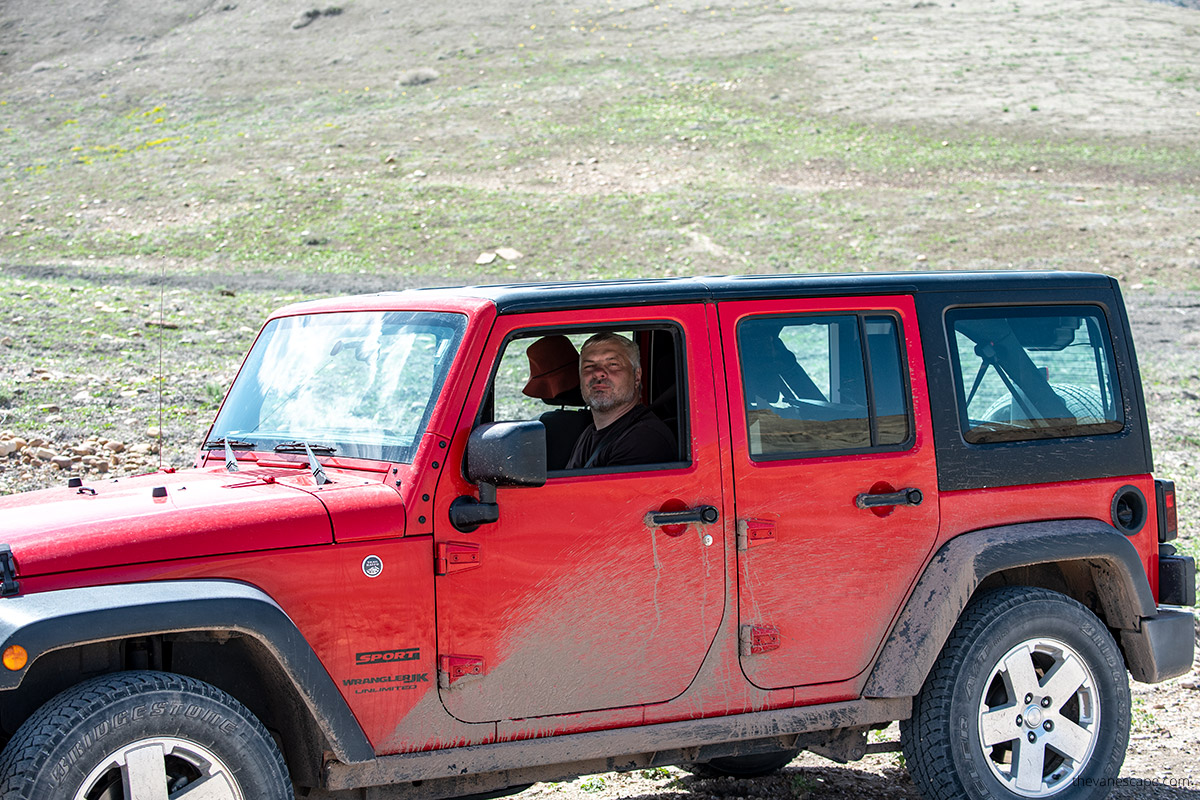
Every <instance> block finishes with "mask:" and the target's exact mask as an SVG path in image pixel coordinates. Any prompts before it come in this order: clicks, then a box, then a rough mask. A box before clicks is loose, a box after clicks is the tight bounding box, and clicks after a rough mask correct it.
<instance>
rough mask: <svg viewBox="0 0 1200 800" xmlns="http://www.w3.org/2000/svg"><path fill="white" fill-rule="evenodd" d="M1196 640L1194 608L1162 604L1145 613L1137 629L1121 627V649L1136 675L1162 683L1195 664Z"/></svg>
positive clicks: (1133, 673) (1131, 670) (1146, 680)
mask: <svg viewBox="0 0 1200 800" xmlns="http://www.w3.org/2000/svg"><path fill="white" fill-rule="evenodd" d="M1195 644H1196V631H1195V621H1194V619H1193V617H1192V612H1190V611H1181V610H1179V609H1167V608H1160V609H1159V610H1158V613H1157V614H1155V615H1154V616H1153V617H1143V618H1142V624H1141V627H1140V628H1139V629H1138V630H1136V631H1127V630H1123V631H1121V649H1123V650H1124V651H1125V663H1126V664H1128V665H1129V672H1130V674H1131V675H1133V679H1134V680H1136V681H1141V682H1142V683H1159V682H1161V681H1165V680H1167V679H1168V678H1177V677H1179V676H1180V675H1183V674H1185V673H1187V672H1189V671H1190V670H1191V668H1192V659H1193V657H1194V654H1195V653H1194V651H1195Z"/></svg>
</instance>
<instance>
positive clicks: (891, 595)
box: [0, 272, 1195, 800]
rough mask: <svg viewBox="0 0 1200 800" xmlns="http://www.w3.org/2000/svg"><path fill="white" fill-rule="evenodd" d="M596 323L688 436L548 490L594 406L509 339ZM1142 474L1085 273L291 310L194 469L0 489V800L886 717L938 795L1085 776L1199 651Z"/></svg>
mask: <svg viewBox="0 0 1200 800" xmlns="http://www.w3.org/2000/svg"><path fill="white" fill-rule="evenodd" d="M605 331H610V332H617V333H621V334H624V335H625V336H626V337H627V338H629V339H630V340H632V342H634V343H635V344H636V353H635V355H636V356H637V359H636V360H637V362H638V363H637V364H636V365H634V366H635V368H636V372H637V374H638V377H640V380H639V381H638V383H637V387H638V388H637V391H638V392H639V399H640V401H641V403H642V404H644V405H645V406H646V407H647V408H648V409H649V412H650V413H652V414H653V415H655V416H656V417H657V419H658V420H659V421H660V422H661V424H662V425H665V426H666V428H667V429H669V431H670V433H671V435H672V436H673V438H674V440H675V442H676V449H675V452H674V453H673V454H671V455H670V456H669V457H668V459H667V460H665V461H661V463H650V464H636V465H625V466H617V467H613V466H608V467H596V466H587V465H585V466H583V467H582V468H577V469H565V468H564V467H565V466H566V461H565V457H564V455H563V454H564V453H569V451H570V450H571V448H572V447H573V446H574V443H575V441H576V439H577V437H578V432H579V430H580V429H581V428H584V427H585V426H587V425H588V424H589V423H590V422H591V420H592V416H591V413H590V412H589V411H588V410H587V409H586V408H584V407H583V406H582V400H581V399H580V397H579V396H578V394H577V392H576V391H574V385H573V381H570V382H569V383H571V384H572V385H570V386H565V387H564V386H559V387H556V391H555V392H554V394H553V396H545V395H547V392H542V393H541V394H542V395H543V396H540V397H529V396H528V395H527V394H526V393H525V390H526V389H527V388H529V387H535V386H536V385H538V384H539V383H542V384H544V383H545V381H537V380H534V381H531V380H530V378H531V374H530V366H529V364H530V361H531V360H535V361H536V360H537V358H535V356H537V357H538V358H540V354H539V351H538V350H534V351H533V352H532V353H530V352H527V351H528V350H529V348H530V347H531V346H532V345H536V343H538V342H540V341H543V340H546V337H557V339H556V341H558V342H559V343H560V344H561V343H562V341H563V340H564V339H565V341H567V342H569V343H571V344H574V345H575V346H578V345H579V344H580V343H581V342H583V340H584V339H585V338H587V337H588V336H589V335H591V334H595V333H597V332H605ZM570 352H571V355H570V357H569V360H568V361H563V362H561V363H558V364H550V365H549V367H550V369H551V370H552V371H554V372H555V374H556V375H558V376H559V377H562V376H563V375H567V376H570V375H572V374H574V373H576V370H575V366H574V363H573V358H574V355H573V353H574V351H573V350H572V351H570ZM538 366H540V367H542V368H545V367H546V366H547V365H546V364H544V363H542V364H540V365H538ZM543 371H544V370H543ZM532 377H533V378H538V377H544V375H542V373H541V372H539V373H537V374H535V375H533V376H532ZM531 393H532V394H538V393H537V392H536V391H533V390H531ZM656 424H657V423H656ZM1151 469H1152V466H1151V454H1150V441H1149V437H1148V434H1147V425H1146V409H1145V404H1144V402H1143V399H1142V391H1141V387H1140V384H1139V377H1138V370H1137V362H1136V360H1135V358H1134V352H1133V346H1132V341H1131V338H1130V332H1129V323H1128V320H1127V317H1126V314H1125V310H1124V308H1123V306H1122V302H1121V295H1120V292H1119V290H1118V288H1117V285H1116V283H1115V281H1113V280H1112V279H1110V278H1107V277H1104V276H1100V275H1087V274H1065V273H1032V272H1031V273H1003V274H1001V273H977V274H965V273H964V274H950V273H947V274H930V275H917V274H898V275H855V276H806V277H767V276H762V277H744V278H711V279H701V278H697V279H678V280H661V281H623V282H612V283H591V284H562V285H528V286H497V287H476V288H466V289H447V290H427V291H408V292H401V293H396V294H380V295H372V296H364V297H351V298H344V299H337V300H322V301H317V302H311V303H303V304H300V305H295V306H291V307H288V308H285V309H283V310H281V311H278V312H276V313H275V314H274V315H273V316H272V317H271V318H270V320H269V321H268V322H267V324H266V326H265V327H264V328H263V330H262V333H261V334H260V336H259V338H258V340H257V342H256V343H255V345H254V347H253V349H252V350H251V351H250V354H249V355H248V357H247V358H246V361H245V363H244V365H243V366H242V369H241V372H240V374H239V376H238V378H237V380H236V381H235V383H234V384H233V387H232V388H231V390H230V392H229V395H228V397H227V398H226V400H225V402H224V404H223V406H222V408H221V411H220V413H219V415H218V416H217V419H216V422H215V423H214V424H213V427H212V429H211V431H210V433H209V436H208V438H207V441H206V442H205V443H204V445H203V449H202V451H201V453H200V455H199V457H198V459H197V463H196V464H195V468H194V469H190V470H186V471H179V472H172V471H171V470H165V471H163V472H159V473H156V474H152V475H146V476H141V477H135V478H123V479H118V480H103V481H96V482H94V483H89V484H84V483H81V482H80V481H79V480H78V479H74V480H72V481H71V482H70V483H69V484H68V485H66V486H63V487H60V488H54V489H47V490H43V491H39V492H33V493H29V494H25V495H16V496H10V497H6V498H2V499H0V541H2V542H4V544H3V545H2V546H0V584H2V592H3V595H4V597H3V598H2V599H0V650H2V652H3V669H0V735H2V736H3V738H4V739H5V740H7V745H6V746H5V749H4V751H3V756H2V757H0V797H3V798H6V799H7V798H42V799H45V800H49V799H50V798H55V799H56V800H59V799H61V798H70V799H71V800H99V799H111V798H135V799H136V800H149V799H150V798H154V799H155V800H162V798H184V797H187V798H243V799H244V800H284V798H292V797H294V796H295V797H306V798H389V797H394V798H405V799H406V800H434V799H435V798H442V797H452V796H457V795H465V794H482V793H492V794H500V793H504V792H505V791H509V790H513V789H514V788H516V787H521V786H523V785H526V784H529V783H531V782H534V781H541V780H551V779H562V778H565V777H568V776H573V775H577V774H581V773H588V772H598V771H608V770H623V769H634V768H643V767H650V766H654V765H662V764H692V765H700V766H701V768H703V769H707V770H709V771H715V772H721V773H726V774H734V775H753V774H761V773H764V772H767V771H770V770H772V769H776V768H778V767H780V766H782V765H783V764H786V763H787V762H788V761H789V760H790V759H791V758H792V757H793V756H794V755H795V754H796V753H797V752H798V751H800V750H802V749H808V750H812V751H814V752H817V753H820V754H823V755H826V756H829V757H830V758H833V759H835V760H839V761H847V760H852V759H857V758H860V757H862V756H863V754H864V753H866V752H870V751H877V750H879V749H882V748H881V746H880V745H878V744H871V745H869V744H868V743H867V741H868V740H867V733H868V732H869V731H871V730H872V729H874V728H881V727H883V726H885V725H887V724H888V723H890V722H892V721H894V720H900V721H901V729H900V730H901V745H902V747H903V752H904V755H905V757H906V759H907V764H908V767H909V769H910V770H911V772H912V774H913V777H914V779H915V780H916V782H917V784H918V786H919V787H920V788H921V790H922V792H924V793H925V795H926V796H927V797H929V798H944V799H946V800H948V799H949V798H959V797H971V798H1017V797H1026V798H1027V797H1051V796H1056V797H1062V798H1080V797H1091V798H1096V797H1101V796H1103V795H1104V794H1106V793H1107V791H1108V789H1109V787H1111V785H1112V784H1113V779H1115V778H1116V777H1117V776H1118V774H1119V771H1120V768H1121V763H1122V760H1123V758H1124V753H1125V748H1126V743H1127V740H1128V736H1129V725H1130V695H1129V686H1128V680H1127V672H1128V673H1132V675H1133V678H1134V679H1135V680H1138V681H1147V682H1154V681H1161V680H1164V679H1166V678H1170V677H1173V676H1176V675H1180V674H1182V673H1184V672H1186V671H1187V670H1189V669H1190V667H1191V664H1192V651H1193V629H1192V624H1193V623H1192V615H1191V613H1189V612H1187V611H1184V610H1181V609H1179V608H1175V607H1177V606H1187V605H1192V604H1194V599H1195V567H1194V564H1193V562H1192V560H1191V559H1190V558H1186V557H1181V556H1179V555H1176V554H1175V552H1174V549H1173V548H1172V546H1171V545H1170V544H1169V541H1170V540H1171V539H1173V538H1174V537H1175V535H1176V523H1175V519H1176V517H1175V497H1174V488H1173V485H1172V484H1171V483H1170V482H1169V481H1162V480H1155V478H1154V477H1153V476H1152V475H1151ZM884 747H886V745H884Z"/></svg>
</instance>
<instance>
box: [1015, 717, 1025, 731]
mask: <svg viewBox="0 0 1200 800" xmlns="http://www.w3.org/2000/svg"><path fill="white" fill-rule="evenodd" d="M1024 724H1025V718H1024V717H1022V716H1021V715H1020V714H1017V727H1018V728H1019V727H1021V726H1022V725H1024Z"/></svg>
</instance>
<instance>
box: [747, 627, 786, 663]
mask: <svg viewBox="0 0 1200 800" xmlns="http://www.w3.org/2000/svg"><path fill="white" fill-rule="evenodd" d="M738 640H739V644H740V645H741V652H742V655H744V656H756V655H758V654H759V653H767V652H770V651H771V650H778V649H779V628H776V627H775V626H774V625H743V626H742V627H741V631H740V634H739V636H738Z"/></svg>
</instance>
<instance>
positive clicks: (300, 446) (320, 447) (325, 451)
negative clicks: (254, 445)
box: [275, 442, 337, 486]
mask: <svg viewBox="0 0 1200 800" xmlns="http://www.w3.org/2000/svg"><path fill="white" fill-rule="evenodd" d="M275 452H276V453H304V454H305V455H307V456H308V469H309V472H311V473H312V476H313V480H314V481H315V482H316V484H317V486H324V485H325V484H327V483H329V482H330V481H329V478H328V477H327V476H326V475H325V469H324V467H322V466H321V462H320V461H317V455H316V454H317V452H320V453H321V455H323V456H331V455H333V454H334V453H336V452H337V448H336V447H332V446H330V445H327V444H309V443H308V442H280V443H279V444H277V445H275Z"/></svg>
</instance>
